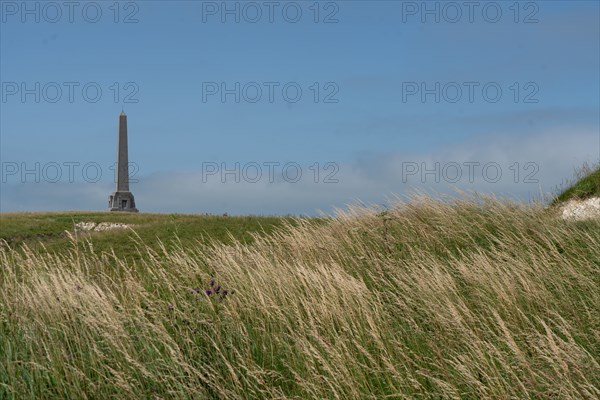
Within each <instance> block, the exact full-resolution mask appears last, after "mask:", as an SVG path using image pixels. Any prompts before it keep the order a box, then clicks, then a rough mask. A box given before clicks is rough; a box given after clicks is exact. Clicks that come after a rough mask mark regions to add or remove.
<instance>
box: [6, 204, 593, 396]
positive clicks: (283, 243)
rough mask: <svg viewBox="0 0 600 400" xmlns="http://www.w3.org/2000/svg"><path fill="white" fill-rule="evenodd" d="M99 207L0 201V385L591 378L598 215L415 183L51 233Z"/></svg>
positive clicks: (303, 386)
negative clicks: (328, 200) (308, 216)
mask: <svg viewBox="0 0 600 400" xmlns="http://www.w3.org/2000/svg"><path fill="white" fill-rule="evenodd" d="M104 218H114V217H113V216H112V214H108V213H98V214H85V215H82V214H19V215H16V214H15V215H3V216H2V237H3V238H4V240H6V241H8V242H10V243H11V245H10V246H6V245H5V246H2V247H1V248H0V399H5V398H6V399H23V398H39V399H54V398H61V399H62V398H67V399H86V398H87V399H134V398H152V399H154V398H155V399H171V398H173V399H267V398H268V399H271V398H273V399H294V398H295V399H383V398H390V399H392V398H393V399H412V398H422V399H482V398H491V399H505V398H528V399H529V398H532V399H548V398H556V399H597V398H599V397H600V313H598V310H600V289H599V288H600V222H598V221H587V222H568V221H562V220H560V219H558V218H556V211H555V210H553V209H547V208H544V207H543V206H541V205H535V204H534V205H523V204H515V203H511V202H508V201H499V200H495V199H492V198H480V197H470V198H464V199H462V200H453V201H439V200H433V199H430V198H426V197H421V198H414V199H412V200H411V201H409V202H399V203H398V204H396V205H395V206H393V207H391V208H389V209H386V210H374V209H364V208H353V209H350V210H349V211H347V212H345V213H343V214H340V215H338V216H337V217H336V218H332V219H330V220H325V221H320V222H319V223H315V222H314V221H311V220H294V221H290V220H283V219H262V218H261V219H259V218H250V217H247V218H239V219H235V218H232V217H202V216H197V217H194V216H158V215H157V216H152V215H143V214H138V215H133V214H128V215H125V214H123V215H122V216H121V218H125V219H126V221H127V222H130V223H133V224H137V225H138V227H137V228H135V230H136V231H137V232H138V234H139V236H140V237H141V238H142V239H143V240H140V239H137V237H136V235H134V234H132V233H125V232H120V233H114V232H106V233H99V234H94V235H91V236H89V237H85V236H84V237H78V238H75V239H68V238H67V237H63V236H61V235H62V234H61V232H63V231H64V230H65V229H70V228H72V225H73V221H75V222H77V221H78V220H84V221H88V220H95V221H98V222H99V221H101V220H103V219H104ZM5 223H6V225H5ZM5 227H6V230H5ZM144 230H147V231H145V232H144ZM227 230H229V231H231V232H232V236H231V237H230V236H227V234H226V231H227ZM251 232H254V233H251ZM177 234H178V235H179V237H180V238H181V239H180V240H177V239H176V236H175V235H177ZM128 235H129V236H128ZM208 236H210V237H211V238H212V239H211V238H209V237H208ZM128 237H129V239H128V240H130V242H128V243H130V244H128V245H127V246H124V245H123V244H122V243H118V244H117V243H116V242H117V241H119V240H122V239H126V238H128ZM198 237H203V239H202V240H196V239H198ZM40 238H42V239H43V242H44V243H45V245H46V247H47V248H50V247H52V246H58V247H56V248H57V249H59V250H60V251H58V250H57V251H56V252H54V251H49V250H44V249H43V247H41V245H37V246H38V247H35V248H34V247H32V246H33V243H34V242H36V241H37V240H39V239H40ZM157 238H158V239H157ZM159 239H160V240H159ZM22 240H25V241H26V242H27V243H28V246H30V247H29V248H19V246H18V245H17V243H18V241H22ZM167 242H168V243H170V244H169V245H168V247H165V246H162V245H161V243H167ZM111 244H112V245H114V246H116V247H117V248H119V250H118V251H116V252H115V254H114V255H113V254H112V252H111V251H109V250H107V249H109V248H110V245H111ZM129 246H132V247H129ZM99 248H102V249H103V250H102V251H100V250H98V249H99ZM105 250H106V251H105ZM133 253H135V254H136V256H135V257H133V256H132V254H133ZM211 280H214V282H211Z"/></svg>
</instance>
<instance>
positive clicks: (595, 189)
mask: <svg viewBox="0 0 600 400" xmlns="http://www.w3.org/2000/svg"><path fill="white" fill-rule="evenodd" d="M590 197H600V166H598V167H596V168H595V169H594V168H591V167H588V166H587V165H584V167H583V168H581V169H580V170H579V171H578V172H577V173H576V174H575V182H574V183H572V184H571V185H569V186H568V187H567V188H566V189H564V190H562V191H560V193H559V194H558V195H557V196H556V198H555V199H554V202H553V203H554V204H559V203H563V202H565V201H567V200H570V199H587V198H590Z"/></svg>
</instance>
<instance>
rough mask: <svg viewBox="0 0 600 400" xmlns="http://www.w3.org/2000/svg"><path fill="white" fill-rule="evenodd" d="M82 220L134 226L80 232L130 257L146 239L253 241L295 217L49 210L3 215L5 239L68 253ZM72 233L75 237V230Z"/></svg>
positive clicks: (0, 225)
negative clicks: (255, 236)
mask: <svg viewBox="0 0 600 400" xmlns="http://www.w3.org/2000/svg"><path fill="white" fill-rule="evenodd" d="M79 222H95V223H100V222H118V223H124V224H127V225H131V226H132V229H133V231H132V230H130V229H122V230H111V231H105V232H89V233H79V234H78V235H77V236H79V239H81V240H79V241H77V243H79V244H82V243H86V242H91V243H92V244H93V246H92V248H93V249H94V251H95V252H96V254H101V253H103V252H108V253H112V251H114V252H115V254H116V255H117V256H119V257H126V258H127V257H128V258H129V259H137V258H139V256H138V253H137V251H136V249H137V248H138V247H139V244H140V243H144V244H145V245H147V246H149V247H151V248H153V249H158V248H159V247H160V244H161V243H162V244H164V245H165V246H166V247H167V249H170V248H173V246H175V245H176V244H181V245H183V246H195V245H196V244H197V243H198V242H202V243H208V242H209V238H210V240H214V241H219V242H222V243H229V242H231V240H232V239H236V240H239V241H240V242H241V243H249V242H251V241H252V240H253V234H256V233H258V234H268V233H270V232H272V231H273V229H274V228H276V227H278V226H282V225H283V224H284V223H285V222H287V223H293V219H292V218H282V217H257V216H245V217H228V216H216V215H185V214H150V213H118V212H117V213H115V212H112V213H111V212H75V211H74V212H48V213H4V214H0V241H5V242H6V243H7V244H8V245H9V246H11V247H16V248H19V247H20V246H21V245H23V244H25V245H27V246H28V247H29V248H31V249H33V250H34V251H38V252H39V251H50V252H64V251H65V250H67V249H69V248H71V247H72V246H73V244H74V243H73V240H72V236H73V234H74V233H75V229H74V226H75V224H76V223H79ZM69 233H70V234H71V235H70V234H69Z"/></svg>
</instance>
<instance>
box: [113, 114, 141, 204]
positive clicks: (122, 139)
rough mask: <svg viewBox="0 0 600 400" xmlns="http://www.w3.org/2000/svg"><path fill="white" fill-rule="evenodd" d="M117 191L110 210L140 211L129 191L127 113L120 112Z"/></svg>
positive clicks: (116, 172)
mask: <svg viewBox="0 0 600 400" xmlns="http://www.w3.org/2000/svg"><path fill="white" fill-rule="evenodd" d="M115 174H116V175H117V191H116V192H114V193H113V194H112V195H111V196H110V197H109V198H108V208H109V209H110V211H129V212H138V210H137V208H135V200H134V199H133V193H131V192H130V191H129V156H128V154H127V115H126V114H125V113H124V112H121V114H119V128H118V131H117V167H116V171H115Z"/></svg>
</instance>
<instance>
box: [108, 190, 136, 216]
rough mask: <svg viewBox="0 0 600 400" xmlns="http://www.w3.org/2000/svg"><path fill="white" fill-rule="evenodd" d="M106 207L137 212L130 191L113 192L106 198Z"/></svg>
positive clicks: (112, 209) (113, 209)
mask: <svg viewBox="0 0 600 400" xmlns="http://www.w3.org/2000/svg"><path fill="white" fill-rule="evenodd" d="M108 208H109V210H110V211H128V212H138V209H137V208H135V199H134V198H133V193H131V192H114V193H113V194H112V195H111V196H110V197H109V198H108Z"/></svg>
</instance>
